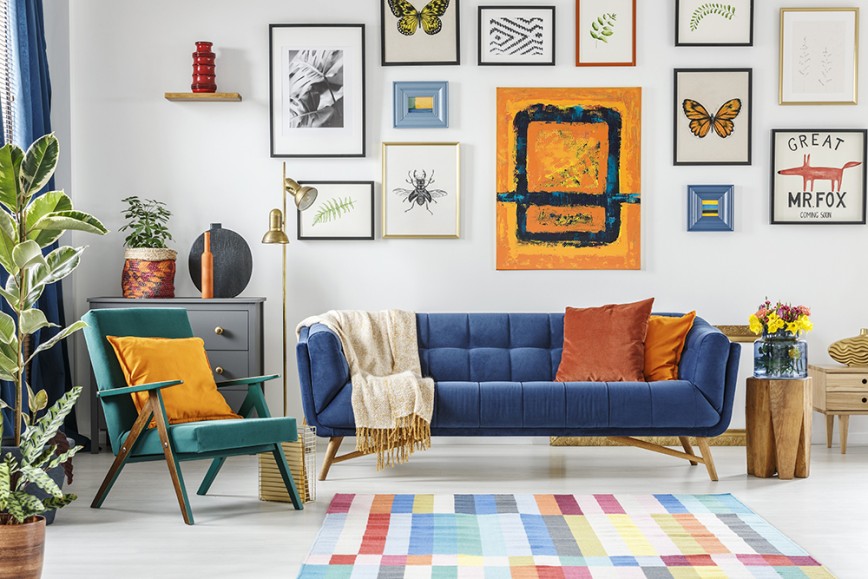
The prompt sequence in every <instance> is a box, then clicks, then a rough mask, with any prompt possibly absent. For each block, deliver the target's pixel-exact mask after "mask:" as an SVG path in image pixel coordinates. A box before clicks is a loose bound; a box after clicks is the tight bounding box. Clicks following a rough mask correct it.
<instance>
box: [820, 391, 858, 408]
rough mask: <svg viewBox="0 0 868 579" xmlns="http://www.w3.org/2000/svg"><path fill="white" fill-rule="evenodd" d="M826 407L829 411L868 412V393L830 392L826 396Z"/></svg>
mask: <svg viewBox="0 0 868 579" xmlns="http://www.w3.org/2000/svg"><path fill="white" fill-rule="evenodd" d="M826 406H827V408H828V410H865V411H868V391H866V392H829V393H828V394H826Z"/></svg>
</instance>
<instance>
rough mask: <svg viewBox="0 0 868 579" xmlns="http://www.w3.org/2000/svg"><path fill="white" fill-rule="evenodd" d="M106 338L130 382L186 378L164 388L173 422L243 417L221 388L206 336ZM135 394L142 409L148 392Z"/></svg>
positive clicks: (170, 419) (168, 410) (166, 403)
mask: <svg viewBox="0 0 868 579" xmlns="http://www.w3.org/2000/svg"><path fill="white" fill-rule="evenodd" d="M106 338H107V339H108V341H109V343H110V344H111V345H112V348H114V350H115V355H116V356H117V357H118V362H119V363H120V365H121V370H123V372H124V378H126V379H127V384H128V385H130V386H140V385H142V384H150V383H152V382H165V381H167V380H183V381H184V383H183V384H178V385H177V386H169V387H168V388H163V390H162V391H161V392H162V395H163V403H164V404H165V406H166V416H168V418H169V424H179V423H182V422H196V421H199V420H221V419H224V418H241V417H240V416H238V415H237V414H235V413H234V412H232V409H231V408H229V405H228V404H227V403H226V399H225V398H223V395H222V394H220V392H218V391H217V384H216V383H215V382H214V376H213V375H212V374H211V364H209V363H208V356H207V354H206V353H205V342H204V341H203V340H202V338H138V337H132V336H130V337H117V336H106ZM132 397H133V403H134V404H135V405H136V409H137V410H138V411H140V412H141V410H142V408H143V407H144V406H145V403H146V402H147V401H148V393H147V392H133V394H132ZM151 426H153V422H152V423H151Z"/></svg>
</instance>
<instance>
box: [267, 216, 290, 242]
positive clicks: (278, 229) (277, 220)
mask: <svg viewBox="0 0 868 579" xmlns="http://www.w3.org/2000/svg"><path fill="white" fill-rule="evenodd" d="M262 243H268V244H272V243H284V244H285V243H289V238H288V237H287V236H286V232H285V231H284V230H283V213H282V212H281V211H280V209H272V210H271V212H270V213H269V214H268V231H266V232H265V235H263V236H262Z"/></svg>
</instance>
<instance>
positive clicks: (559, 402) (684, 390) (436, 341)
mask: <svg viewBox="0 0 868 579" xmlns="http://www.w3.org/2000/svg"><path fill="white" fill-rule="evenodd" d="M672 315H675V314H672ZM416 319H417V330H418V339H419V357H420V361H421V363H422V373H423V375H425V376H430V377H432V378H434V380H435V389H434V416H433V419H432V422H431V434H432V435H434V436H604V437H608V438H611V439H613V440H615V441H617V442H621V443H623V444H631V445H634V446H640V447H642V448H647V449H648V450H654V451H657V452H662V453H664V454H669V455H672V456H676V457H680V458H684V459H686V460H689V461H690V462H691V464H696V463H704V464H705V465H706V468H707V469H708V473H709V476H710V477H711V479H712V480H717V475H716V472H715V470H714V463H713V461H712V458H711V453H710V451H709V449H708V442H707V439H708V438H709V437H714V436H717V435H719V434H721V433H723V432H724V431H725V430H726V428H727V427H728V426H729V421H730V418H731V415H732V404H733V398H734V394H735V386H736V374H737V371H738V360H739V353H740V352H739V347H738V345H737V344H731V343H730V341H729V340H728V339H727V338H726V336H724V335H723V333H721V332H720V330H718V329H717V328H715V327H713V326H711V325H709V324H708V322H706V321H705V320H703V319H702V318H699V317H697V318H696V320H695V321H694V323H693V328H692V329H691V330H690V333H689V334H688V336H687V341H686V344H685V347H684V351H683V353H682V356H681V362H680V365H679V371H678V378H679V379H678V380H671V381H665V382H651V383H649V382H555V381H554V377H555V375H556V374H557V370H558V365H559V364H560V360H561V352H562V350H563V336H564V316H563V314H506V313H503V314H500V313H497V314H417V317H416ZM296 355H297V358H298V372H299V378H300V382H301V397H302V404H303V408H304V414H305V417H306V418H307V421H308V423H309V424H312V425H314V426H316V429H317V434H318V435H319V436H322V437H329V438H330V439H331V440H330V443H329V448H328V450H327V452H326V457H325V461H324V464H323V469H322V471H321V473H320V480H324V479H325V477H326V476H327V474H328V470H329V468H330V466H331V464H332V463H334V462H340V461H341V460H346V459H348V458H353V457H355V456H358V454H357V453H355V452H351V453H348V454H345V455H343V456H337V451H338V447H339V446H340V443H341V440H342V439H343V437H344V436H354V434H355V423H354V420H353V412H352V405H351V393H352V384H351V383H350V377H349V367H348V365H347V361H346V359H345V358H344V355H343V352H342V350H341V343H340V340H339V339H338V337H337V335H336V334H335V333H334V332H332V331H331V330H329V329H328V328H326V327H325V326H323V325H321V324H315V325H313V326H311V327H310V328H303V329H302V331H301V334H300V336H299V342H298V345H297V347H296ZM635 436H677V437H679V438H680V442H681V444H682V446H683V450H684V452H681V451H677V450H673V449H671V448H666V447H660V446H657V445H655V444H652V443H650V442H647V441H643V440H637V439H635V438H633V437H635ZM688 437H695V440H696V443H697V445H698V446H699V448H700V450H701V451H702V454H701V456H699V455H696V454H694V452H693V448H692V446H691V444H690V439H689V438H688Z"/></svg>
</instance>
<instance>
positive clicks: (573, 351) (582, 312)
mask: <svg viewBox="0 0 868 579" xmlns="http://www.w3.org/2000/svg"><path fill="white" fill-rule="evenodd" d="M653 305H654V298H649V299H647V300H643V301H641V302H635V303H632V304H610V305H606V306H602V307H598V308H567V311H566V313H565V314H564V352H563V355H562V356H561V364H560V366H558V374H557V376H556V377H555V380H557V381H558V382H642V381H644V380H645V375H644V373H643V370H644V368H645V332H646V331H647V329H648V318H649V317H650V315H651V307H652V306H653Z"/></svg>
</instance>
